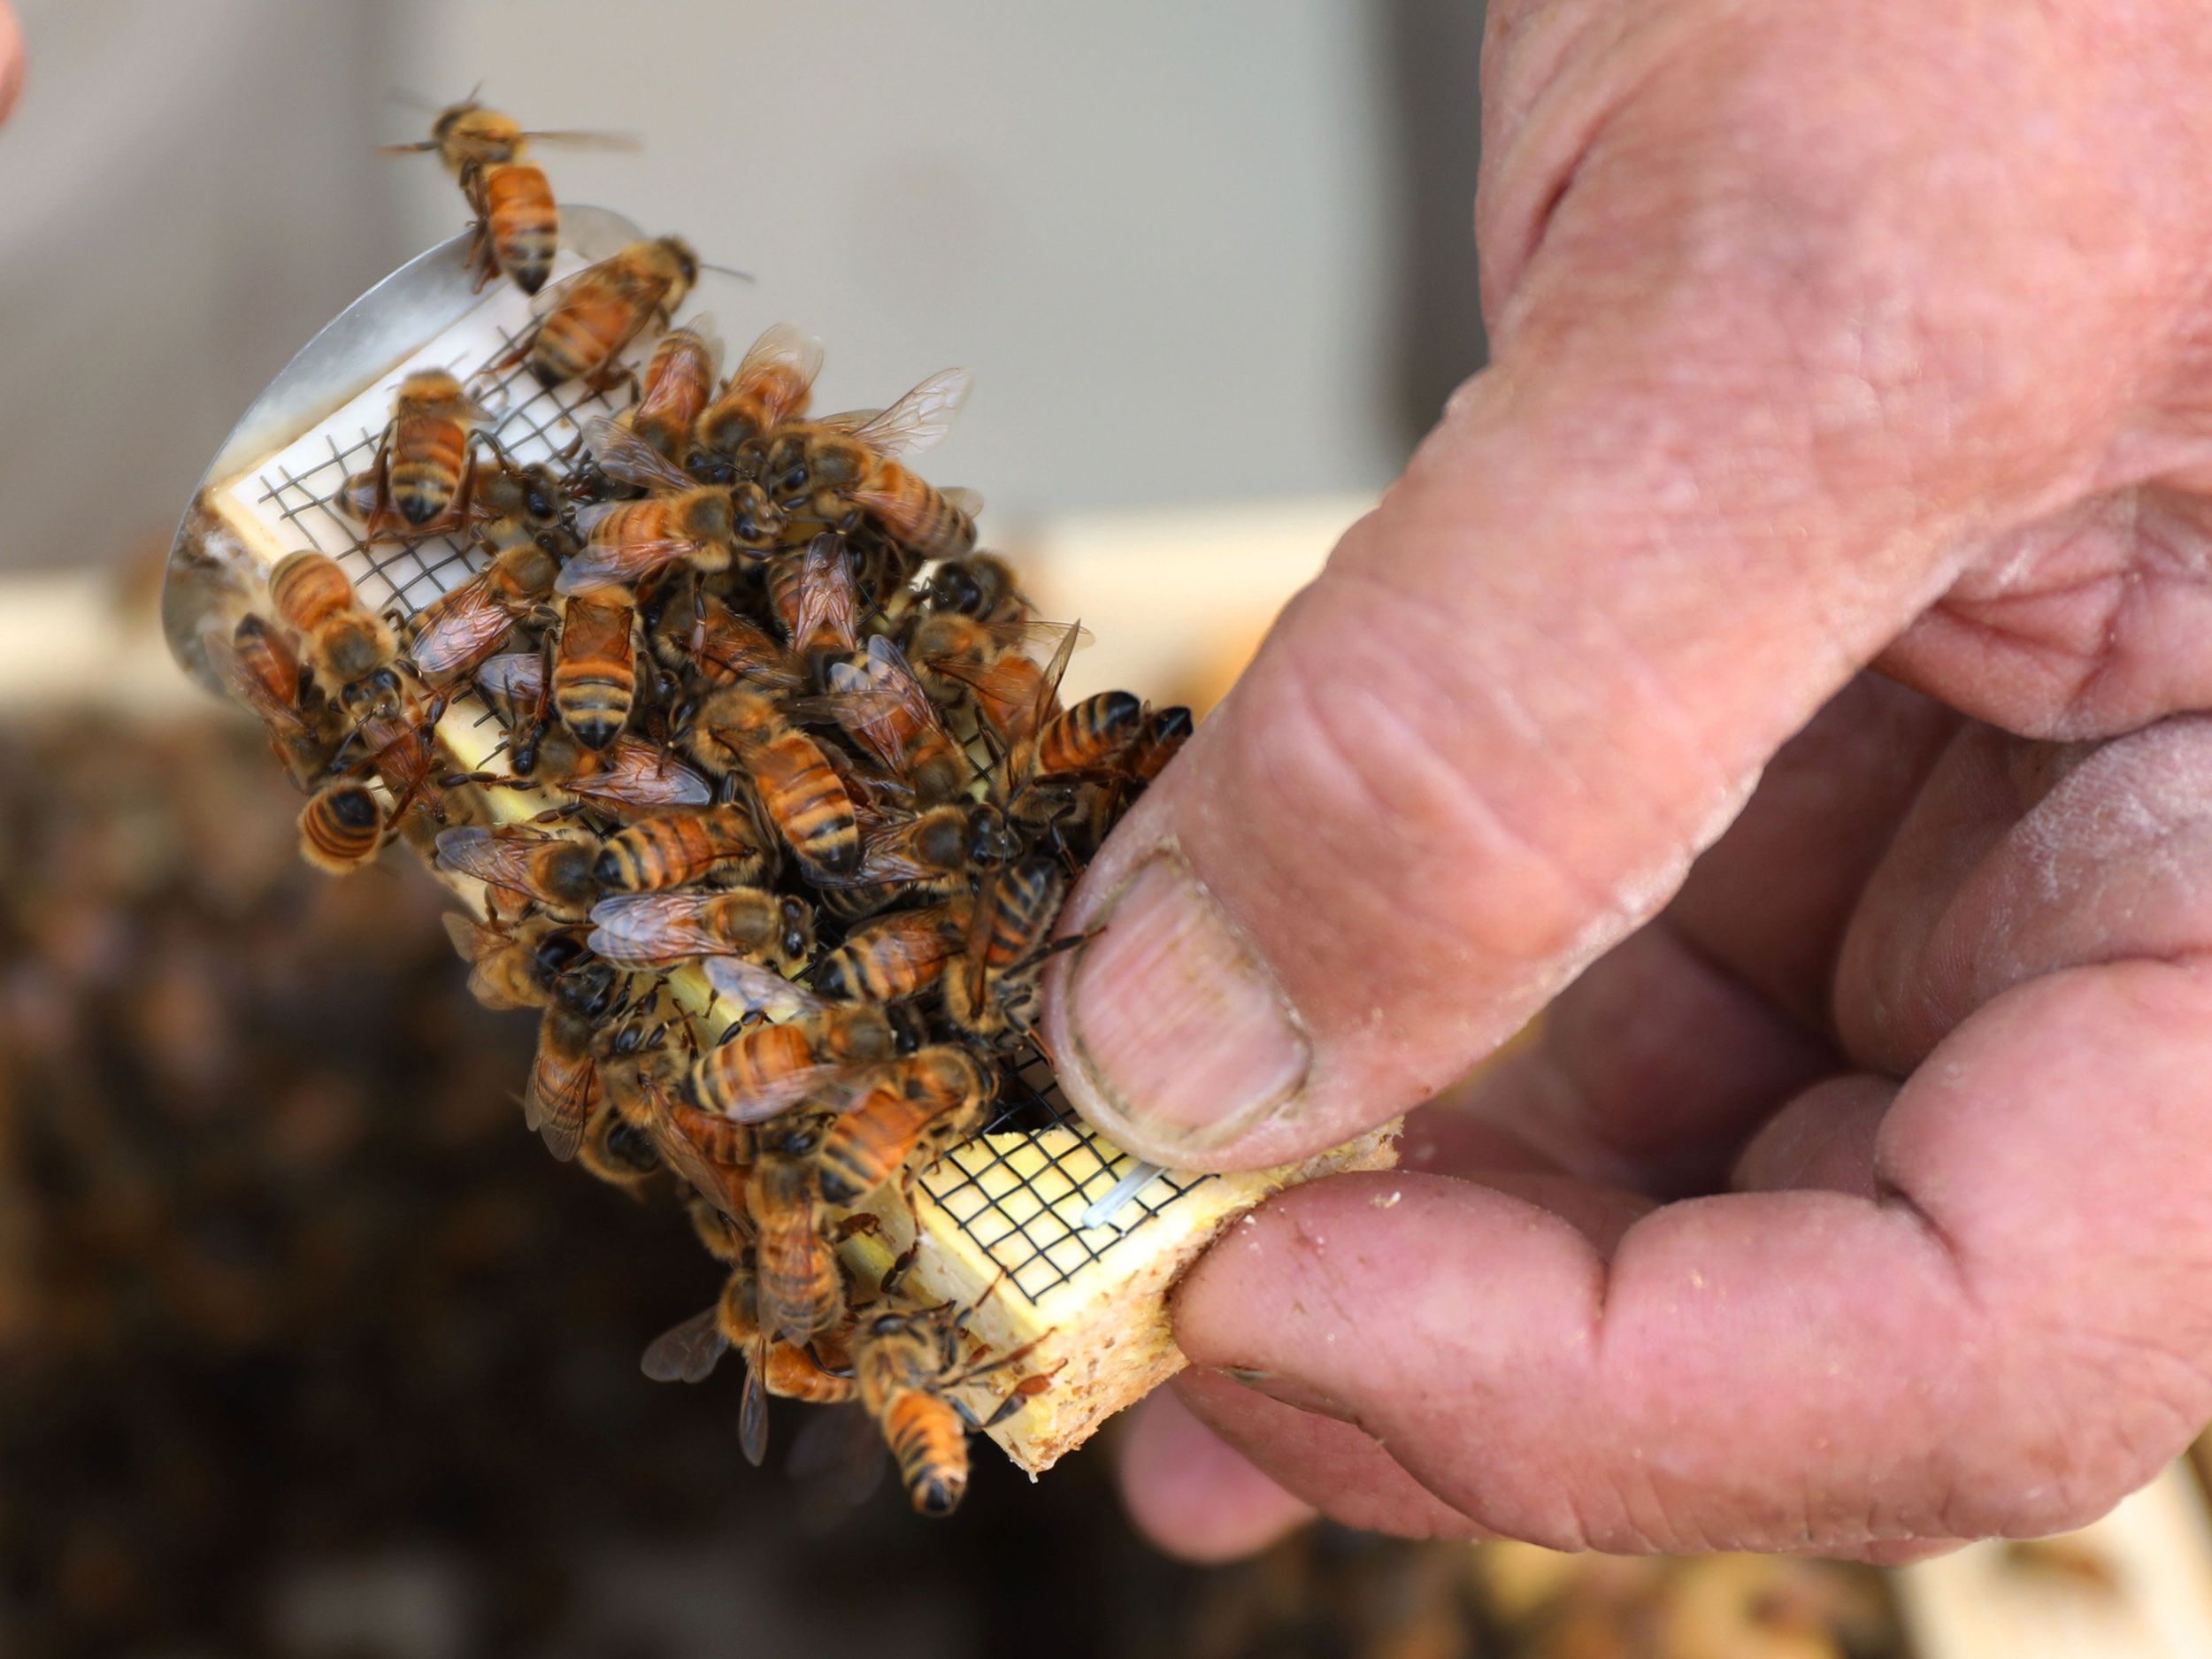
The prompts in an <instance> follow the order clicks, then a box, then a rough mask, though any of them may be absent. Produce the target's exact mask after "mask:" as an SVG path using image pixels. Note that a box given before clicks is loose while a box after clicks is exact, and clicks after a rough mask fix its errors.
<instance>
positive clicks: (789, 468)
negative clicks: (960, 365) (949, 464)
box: [762, 369, 983, 559]
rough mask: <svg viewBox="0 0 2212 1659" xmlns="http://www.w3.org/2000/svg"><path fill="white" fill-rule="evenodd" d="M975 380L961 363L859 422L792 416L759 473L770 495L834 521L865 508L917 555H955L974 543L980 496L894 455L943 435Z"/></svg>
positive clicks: (768, 447) (923, 446)
mask: <svg viewBox="0 0 2212 1659" xmlns="http://www.w3.org/2000/svg"><path fill="white" fill-rule="evenodd" d="M971 384H972V376H971V375H970V374H969V373H968V372H967V371H966V370H965V369H947V370H945V371H943V372H942V373H937V374H933V375H931V376H930V377H929V378H928V379H927V380H924V381H923V382H922V383H921V384H920V385H918V386H917V387H915V388H914V389H913V390H911V391H910V392H909V393H907V394H906V396H903V397H902V398H900V399H899V400H898V402H897V403H894V404H892V405H891V407H890V408H888V409H887V410H885V411H882V412H881V413H880V414H878V415H875V416H874V417H872V419H867V420H865V421H863V422H861V423H860V424H859V425H857V426H845V425H844V424H842V423H840V422H837V421H833V420H831V421H797V422H794V423H791V424H790V425H788V426H786V427H784V428H783V429H782V430H781V431H780V432H777V433H772V434H770V435H769V438H768V440H767V445H766V458H765V461H764V471H763V472H762V479H763V481H764V483H765V484H766V485H767V487H768V493H769V494H770V495H772V497H773V498H774V499H775V500H776V501H777V502H778V503H780V504H781V505H782V506H784V507H785V508H787V509H788V510H794V511H807V512H810V513H811V514H812V515H813V516H814V517H815V518H818V519H820V520H821V521H822V522H823V523H825V524H828V525H832V526H836V525H840V524H841V523H843V522H844V521H845V520H846V519H847V518H850V517H851V516H853V515H854V514H855V513H858V512H864V513H867V514H870V515H872V517H873V518H875V519H876V521H877V522H878V523H879V524H881V525H882V526H884V528H886V529H887V530H888V531H890V532H891V534H893V535H895V536H896V537H897V538H898V539H899V540H900V541H903V542H905V543H906V544H907V545H908V546H909V547H910V548H911V549H913V550H914V552H915V553H916V554H917V555H918V556H919V557H922V558H926V559H931V558H958V557H961V556H962V555H964V554H965V553H967V552H968V551H969V550H970V549H972V548H973V547H974V546H975V518H976V514H977V513H979V511H982V506H983V503H982V502H981V500H980V499H979V497H977V496H976V495H973V494H972V492H970V491H966V490H943V491H941V490H939V489H937V488H935V487H933V485H931V484H929V483H928V482H927V481H926V480H924V479H923V478H922V477H921V475H920V474H919V473H918V472H914V471H912V470H911V469H910V468H909V467H907V466H906V465H903V464H902V462H901V461H900V460H899V459H898V458H897V457H901V456H910V455H918V454H919V453H920V452H921V451H922V450H924V449H927V448H929V447H930V446H931V445H932V444H933V443H935V442H937V441H938V440H939V439H940V438H941V437H943V436H944V434H945V433H946V431H947V429H948V428H949V426H951V424H952V419H953V417H954V416H955V415H956V414H958V413H959V411H960V406H961V404H962V403H965V402H966V401H967V396H968V388H969V386H970V385H971Z"/></svg>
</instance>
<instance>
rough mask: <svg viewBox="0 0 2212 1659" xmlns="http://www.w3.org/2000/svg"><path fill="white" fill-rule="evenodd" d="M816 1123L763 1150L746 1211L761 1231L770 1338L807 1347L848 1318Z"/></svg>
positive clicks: (762, 1290) (761, 1299)
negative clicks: (826, 1208) (825, 1213)
mask: <svg viewBox="0 0 2212 1659" xmlns="http://www.w3.org/2000/svg"><path fill="white" fill-rule="evenodd" d="M820 1143H821V1130H820V1127H819V1125H818V1121H817V1120H813V1119H808V1120H805V1121H803V1122H801V1123H798V1124H795V1125H791V1126H789V1127H788V1128H785V1129H783V1130H782V1131H781V1133H779V1134H777V1135H775V1136H774V1137H772V1138H771V1139H770V1140H768V1141H766V1142H765V1143H764V1145H762V1146H761V1148H759V1152H758V1155H757V1158H756V1160H755V1162H754V1164H753V1172H752V1178H751V1179H749V1181H748V1182H747V1183H746V1187H745V1199H746V1207H747V1209H748V1210H749V1211H750V1212H751V1214H752V1217H753V1224H754V1225H755V1226H756V1227H757V1229H758V1230H759V1239H758V1242H757V1246H756V1247H755V1248H756V1250H757V1257H756V1260H757V1276H758V1277H757V1297H758V1308H759V1322H760V1325H761V1328H762V1330H763V1331H764V1332H765V1333H766V1334H767V1335H768V1337H769V1338H770V1339H771V1340H780V1341H786V1342H804V1341H806V1340H808V1339H809V1338H810V1337H812V1336H813V1335H814V1334H815V1333H817V1332H820V1331H826V1330H828V1329H830V1328H831V1327H832V1326H833V1325H836V1324H837V1323H838V1321H839V1320H840V1319H841V1317H843V1316H844V1312H845V1273H844V1270H843V1269H842V1268H841V1267H840V1266H839V1265H838V1263H837V1255H836V1252H835V1251H834V1250H833V1249H832V1248H831V1247H830V1243H829V1240H828V1238H827V1236H826V1232H825V1229H824V1226H823V1217H822V1211H821V1205H820V1202H819V1200H820V1187H819V1183H818V1179H817V1176H816V1171H815V1164H814V1154H815V1152H816V1150H817V1149H818V1147H819V1146H820Z"/></svg>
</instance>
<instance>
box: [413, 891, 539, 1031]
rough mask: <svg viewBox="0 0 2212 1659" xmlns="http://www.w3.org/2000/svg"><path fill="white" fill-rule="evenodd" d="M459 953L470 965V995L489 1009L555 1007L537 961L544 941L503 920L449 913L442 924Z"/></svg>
mask: <svg viewBox="0 0 2212 1659" xmlns="http://www.w3.org/2000/svg"><path fill="white" fill-rule="evenodd" d="M440 919H441V920H442V921H443V922H444V924H445V931H446V937H447V938H449V939H450V940H451V941H453V949H454V951H455V953H456V954H457V956H459V957H460V958H461V960H462V961H464V962H465V963H467V964H469V995H472V996H473V997H474V998H475V999H476V1000H477V1001H478V1002H481V1003H482V1004H483V1005H484V1006H485V1007H486V1008H488V1009H493V1010H505V1009H511V1008H545V1007H548V1006H549V1005H550V1004H551V1002H552V1000H553V999H552V996H551V994H550V992H549V988H548V985H549V973H548V970H547V967H546V964H545V963H544V961H543V960H542V959H541V957H540V956H539V949H540V946H541V942H542V941H541V940H538V939H533V938H531V937H529V936H527V935H526V934H525V933H522V932H521V931H519V930H518V929H517V928H516V927H514V926H511V925H510V924H508V923H505V922H502V921H499V920H496V919H495V920H493V921H489V922H480V921H478V920H477V919H476V918H474V917H473V916H464V915H462V914H460V913H459V912H457V911H448V912H447V913H446V914H445V915H444V916H443V917H442V918H440Z"/></svg>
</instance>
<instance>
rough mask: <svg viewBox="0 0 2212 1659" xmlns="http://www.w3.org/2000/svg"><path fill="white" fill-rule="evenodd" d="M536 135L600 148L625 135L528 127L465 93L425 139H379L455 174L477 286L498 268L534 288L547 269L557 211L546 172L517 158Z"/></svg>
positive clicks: (619, 142)
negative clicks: (422, 154)
mask: <svg viewBox="0 0 2212 1659" xmlns="http://www.w3.org/2000/svg"><path fill="white" fill-rule="evenodd" d="M534 140H536V141H551V142H557V143H570V144H594V145H599V146H602V147H604V148H618V147H627V146H628V144H629V142H630V141H629V140H627V139H625V138H622V137H620V136H618V135H617V134H610V133H550V132H548V133H526V132H524V131H523V130H522V128H521V127H520V126H519V125H518V123H517V122H516V121H515V120H514V119H513V118H512V117H511V116H506V115H502V114H501V113H500V112H499V111H496V110H488V109H486V108H484V106H483V105H481V104H478V103H477V102H476V101H475V100H474V99H473V98H469V99H465V100H464V101H463V102H461V103H459V104H451V105H449V106H448V107H447V108H445V109H443V110H442V111H439V112H438V119H436V120H435V121H434V122H433V123H432V124H431V127H430V136H429V138H428V139H427V140H426V141H424V142H421V143H416V144H387V145H385V146H384V147H383V148H384V150H385V151H386V152H387V153H388V154H411V153H416V152H419V151H422V150H436V151H437V152H438V158H439V159H440V160H441V161H442V162H444V164H445V167H446V171H447V172H449V173H451V174H453V176H454V177H455V178H456V179H457V180H459V181H460V185H461V191H462V194H463V195H464V196H466V197H467V198H468V203H469V206H470V208H471V210H472V211H474V213H475V214H476V219H477V224H476V241H475V243H474V245H473V246H472V248H471V249H470V250H469V264H470V265H472V267H475V268H476V270H477V283H476V286H477V287H479V288H482V287H483V286H484V284H485V283H486V282H488V281H489V280H492V279H493V278H494V277H495V276H498V275H501V274H502V273H504V274H505V275H507V276H509V277H511V278H512V279H513V280H514V284H515V286H516V287H517V288H520V289H521V290H522V291H523V292H524V293H525V294H535V293H536V292H537V291H538V290H539V289H540V288H543V287H544V286H545V279H546V278H547V277H549V276H550V275H551V274H552V272H553V253H554V249H555V247H556V245H557V242H558V240H559V235H560V213H559V211H558V209H557V208H556V207H555V205H554V203H553V189H552V187H551V186H550V185H549V184H548V183H547V182H546V180H545V174H544V173H542V172H541V170H540V169H539V168H538V167H536V166H535V165H533V164H532V163H530V162H527V161H526V160H524V159H523V157H524V154H525V152H526V150H527V148H528V146H529V144H530V142H532V141H534Z"/></svg>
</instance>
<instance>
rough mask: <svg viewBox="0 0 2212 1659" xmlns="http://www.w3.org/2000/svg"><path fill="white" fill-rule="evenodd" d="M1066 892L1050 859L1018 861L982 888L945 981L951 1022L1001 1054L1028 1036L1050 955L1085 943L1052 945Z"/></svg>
mask: <svg viewBox="0 0 2212 1659" xmlns="http://www.w3.org/2000/svg"><path fill="white" fill-rule="evenodd" d="M1067 894H1068V879H1067V876H1066V874H1065V873H1064V872H1063V871H1062V870H1061V868H1060V866H1059V864H1057V863H1056V862H1055V861H1054V860H1052V859H1050V858H1043V857H1034V858H1024V859H1020V860H1018V861H1017V862H1015V863H1013V864H1008V865H1007V866H1006V867H1005V868H1004V869H1002V870H1000V871H997V872H995V873H994V874H993V875H992V876H991V877H990V878H989V879H987V881H986V882H985V883H984V886H983V889H982V891H981V892H980V893H979V894H978V895H976V899H975V909H974V914H973V918H972V920H971V922H970V925H969V930H968V949H967V952H966V954H965V956H964V957H963V958H962V960H961V961H960V962H959V963H958V964H956V965H955V966H954V967H953V968H952V969H951V970H950V971H949V972H947V973H946V974H945V976H944V1005H945V1017H946V1018H949V1020H951V1021H952V1023H953V1024H954V1025H957V1026H958V1027H959V1028H960V1029H961V1030H962V1031H964V1032H965V1033H968V1034H969V1035H970V1036H971V1037H974V1038H977V1039H979V1040H980V1041H984V1042H986V1043H989V1044H992V1045H994V1046H996V1047H1001V1048H1005V1047H1011V1046H1013V1045H1015V1044H1018V1043H1019V1042H1020V1041H1022V1040H1023V1039H1025V1037H1026V1036H1027V1035H1028V1034H1029V1030H1030V1025H1031V1021H1032V1019H1033V1017H1034V1013H1035V1008H1034V1004H1035V1000H1036V995H1037V981H1038V976H1039V972H1040V970H1041V967H1042V965H1043V964H1044V961H1045V959H1046V957H1048V956H1051V955H1052V954H1053V952H1055V951H1056V950H1058V949H1063V948H1064V946H1066V945H1071V944H1073V943H1074V942H1076V940H1077V939H1078V938H1080V937H1081V935H1072V936H1071V937H1070V938H1069V939H1067V940H1066V941H1060V942H1058V943H1048V941H1050V940H1051V938H1052V927H1053V924H1054V923H1055V922H1056V921H1057V920H1058V919H1059V916H1060V907H1061V905H1062V903H1063V902H1064V901H1065V900H1066V898H1067Z"/></svg>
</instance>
